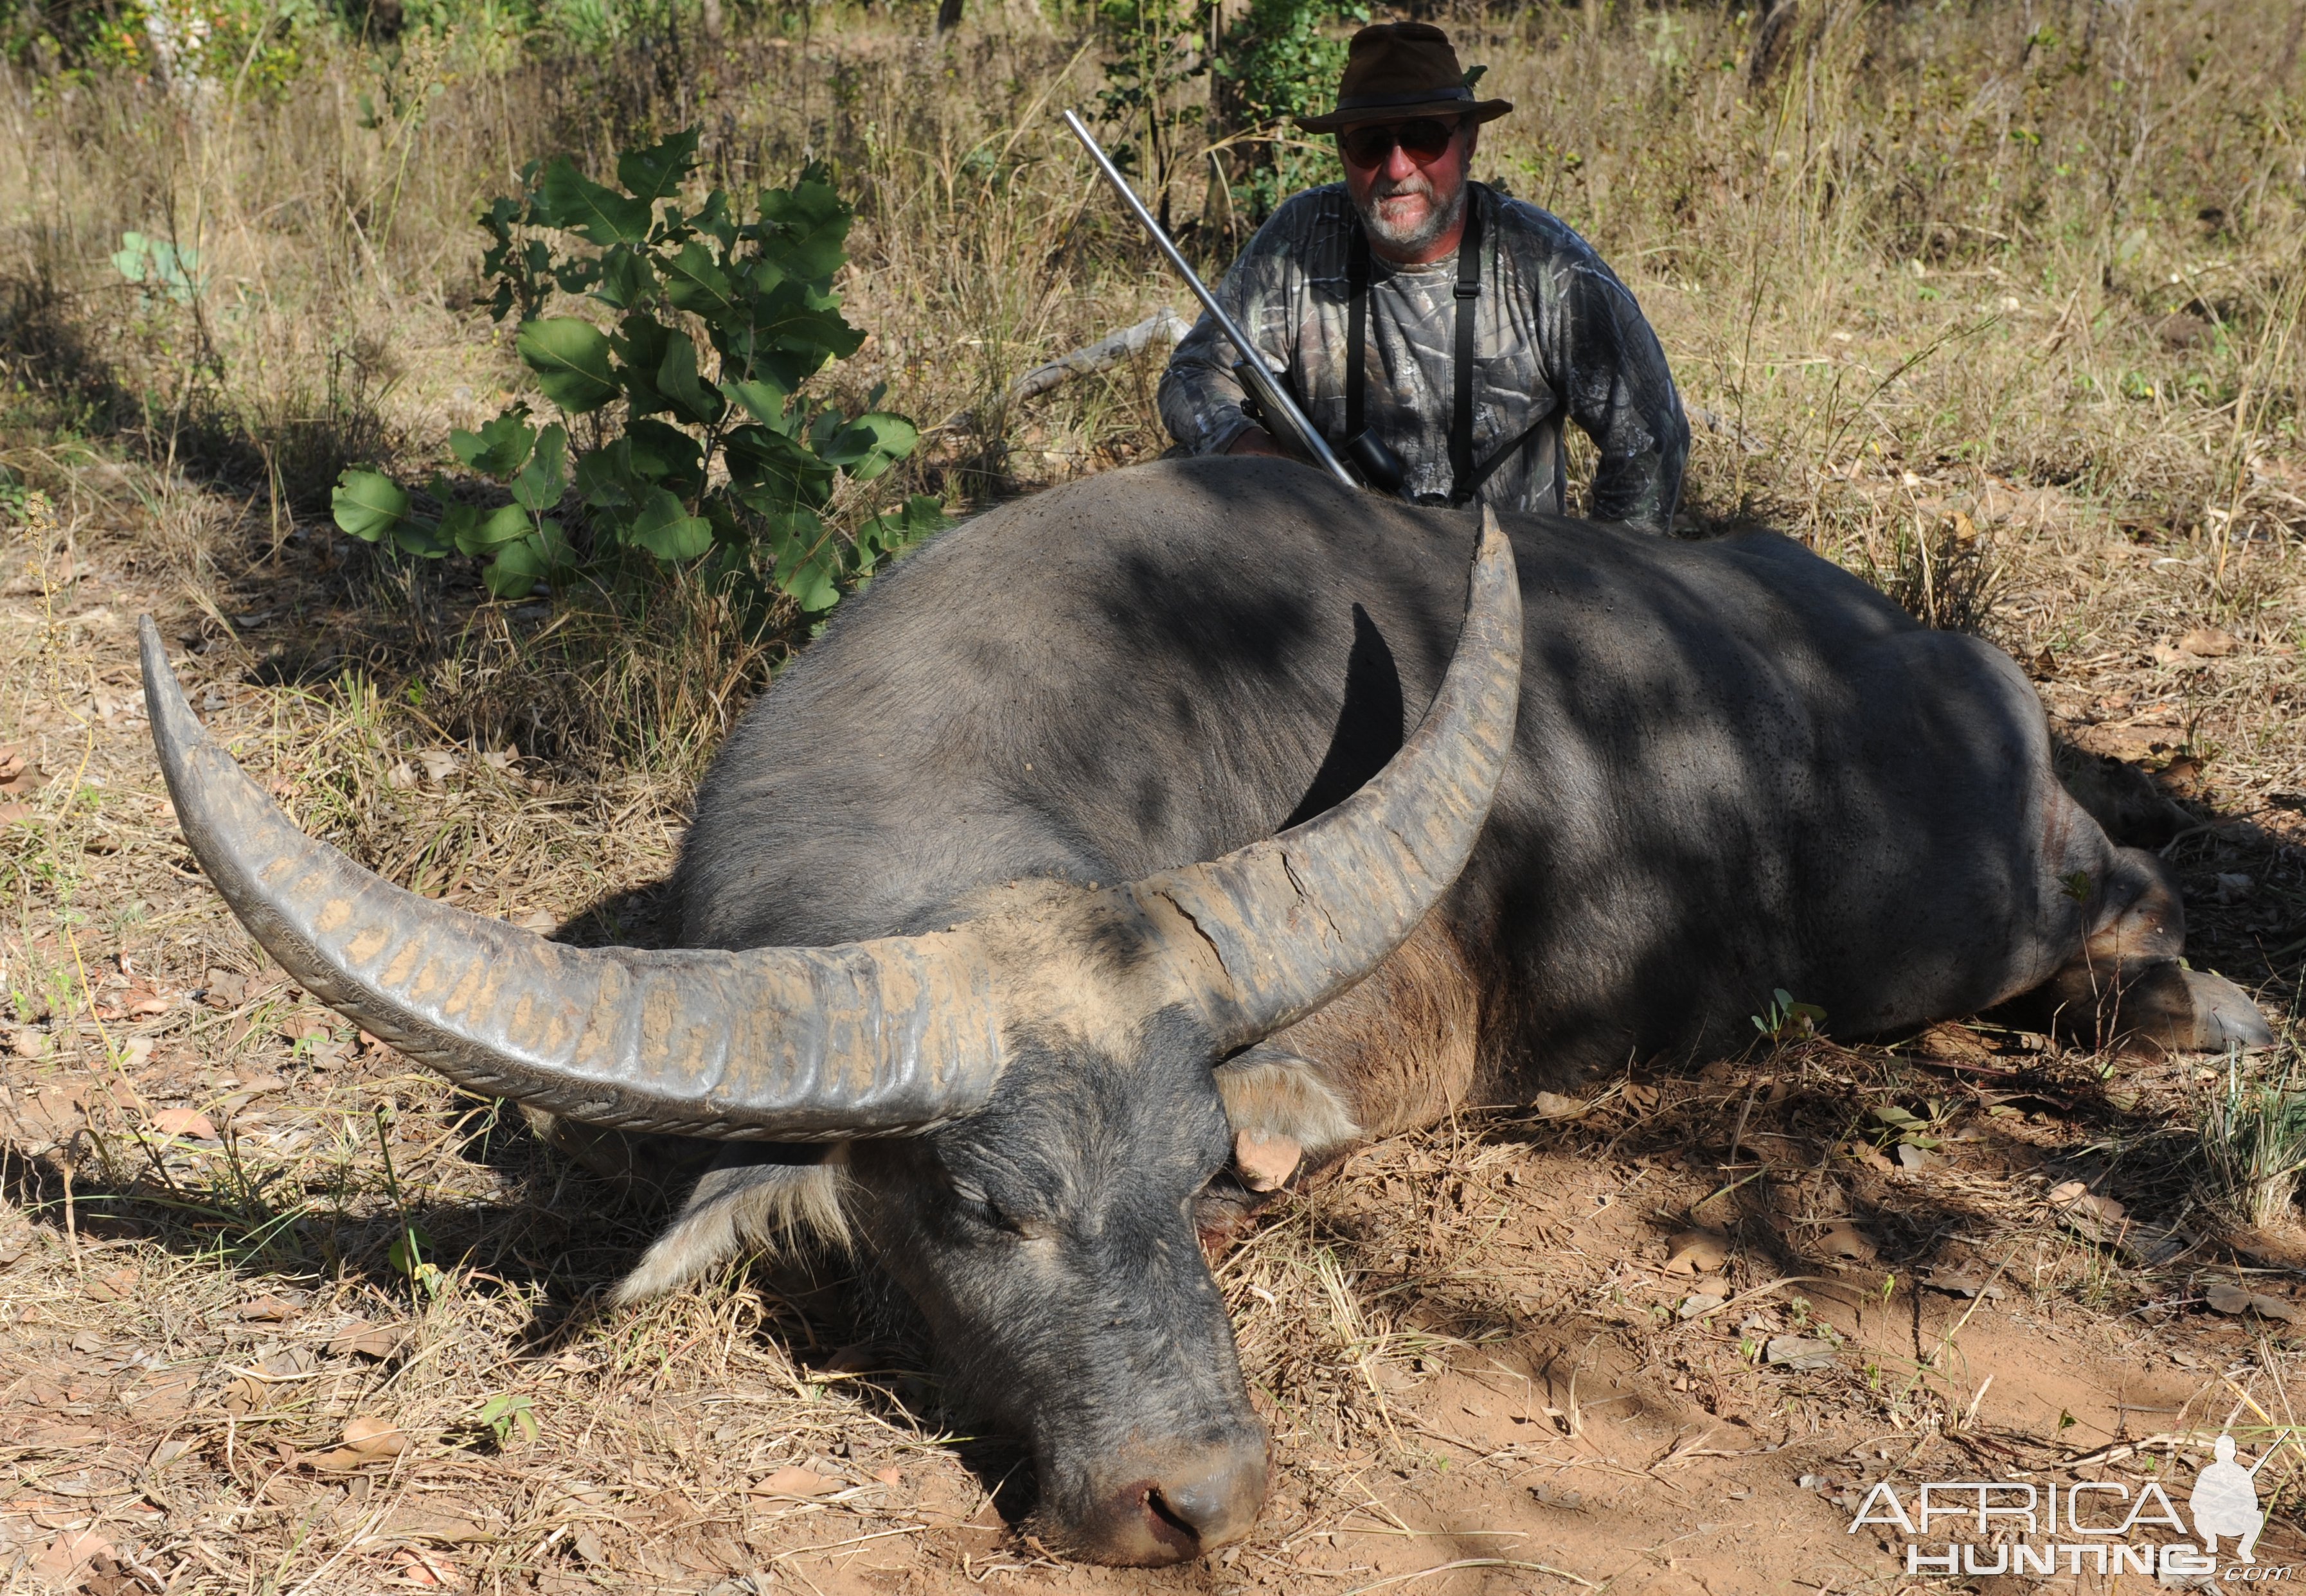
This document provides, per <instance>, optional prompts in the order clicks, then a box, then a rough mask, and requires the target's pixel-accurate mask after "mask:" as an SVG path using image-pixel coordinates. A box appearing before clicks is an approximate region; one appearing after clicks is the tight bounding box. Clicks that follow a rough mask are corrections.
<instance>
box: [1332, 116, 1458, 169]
mask: <svg viewBox="0 0 2306 1596" xmlns="http://www.w3.org/2000/svg"><path fill="white" fill-rule="evenodd" d="M1456 136H1457V124H1456V122H1455V121H1454V120H1453V121H1448V122H1444V121H1442V120H1441V119H1440V118H1439V117H1438V116H1420V117H1417V118H1416V119H1415V120H1413V121H1410V122H1389V123H1379V124H1375V125H1373V126H1367V127H1356V128H1352V129H1349V130H1347V131H1346V132H1345V133H1344V134H1343V135H1342V136H1340V137H1339V139H1338V140H1337V148H1338V149H1342V150H1344V151H1345V158H1346V159H1347V160H1349V161H1351V162H1353V163H1354V165H1355V166H1383V165H1384V164H1385V161H1386V158H1388V156H1390V155H1392V153H1393V150H1394V146H1395V145H1396V144H1397V145H1399V146H1400V147H1401V149H1402V153H1404V154H1405V155H1406V156H1408V157H1409V158H1410V159H1411V160H1413V161H1415V162H1416V163H1417V164H1418V165H1419V166H1431V164H1432V163H1433V162H1435V161H1437V160H1439V159H1440V158H1441V157H1442V155H1443V154H1444V153H1445V152H1446V151H1447V150H1448V148H1449V141H1450V140H1452V139H1454V138H1456Z"/></svg>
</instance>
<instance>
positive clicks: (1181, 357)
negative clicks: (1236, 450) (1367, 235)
mask: <svg viewBox="0 0 2306 1596" xmlns="http://www.w3.org/2000/svg"><path fill="white" fill-rule="evenodd" d="M1302 209H1303V208H1302V207H1301V206H1296V205H1294V204H1293V205H1284V206H1283V207H1282V208H1281V209H1279V210H1277V211H1275V212H1274V214H1273V215H1272V216H1271V217H1270V218H1268V219H1267V221H1266V224H1265V226H1262V227H1260V228H1259V229H1258V230H1257V236H1255V237H1254V238H1252V239H1251V240H1250V241H1249V245H1248V247H1247V248H1245V249H1243V251H1242V252H1241V254H1240V256H1239V257H1238V258H1237V259H1236V260H1234V263H1233V265H1232V267H1231V268H1230V269H1227V271H1226V274H1225V276H1224V277H1223V278H1222V279H1220V280H1219V282H1218V283H1217V288H1216V290H1215V292H1216V294H1217V303H1219V304H1221V305H1223V306H1225V308H1226V314H1227V315H1229V316H1231V317H1232V318H1233V319H1234V324H1235V325H1237V326H1239V327H1240V328H1242V329H1243V330H1244V331H1246V332H1247V333H1248V334H1249V336H1250V337H1251V338H1252V339H1254V340H1255V341H1256V342H1257V344H1258V345H1259V346H1260V353H1262V354H1264V355H1265V357H1266V364H1268V365H1269V366H1278V367H1280V368H1282V369H1284V370H1286V369H1287V368H1288V364H1289V358H1290V354H1291V351H1290V349H1289V348H1288V346H1287V344H1286V341H1285V337H1283V336H1282V335H1283V332H1284V329H1286V328H1288V327H1289V326H1290V325H1291V324H1292V318H1291V316H1290V314H1289V304H1290V298H1291V295H1292V294H1293V293H1294V287H1293V285H1292V282H1291V277H1292V273H1291V269H1290V267H1291V257H1292V256H1293V254H1294V249H1293V248H1292V243H1293V241H1294V235H1295V233H1296V232H1297V231H1298V216H1297V214H1296V213H1297V212H1300V211H1302ZM1240 358H1241V357H1240V355H1239V354H1236V353H1235V351H1234V346H1233V340H1232V339H1230V338H1228V337H1226V336H1225V335H1224V334H1223V333H1221V332H1219V331H1218V330H1217V321H1216V320H1215V319H1214V318H1213V317H1211V316H1210V315H1209V312H1206V311H1204V312H1201V316H1200V320H1198V321H1196V322H1194V323H1193V330H1192V331H1191V332H1190V333H1187V334H1186V335H1185V337H1183V339H1181V340H1180V341H1179V342H1178V345H1177V347H1176V350H1175V352H1174V354H1171V355H1170V356H1169V364H1168V368H1167V369H1166V371H1163V372H1162V373H1161V389H1160V394H1159V401H1160V406H1161V424H1162V425H1164V426H1166V428H1168V429H1169V435H1170V436H1171V437H1172V438H1174V439H1175V440H1177V441H1178V442H1179V443H1182V444H1183V445H1184V446H1185V448H1187V449H1189V450H1191V452H1192V453H1194V454H1197V455H1215V454H1222V453H1223V452H1224V451H1225V449H1226V448H1227V447H1228V446H1229V445H1230V444H1231V443H1232V442H1233V440H1234V439H1236V438H1238V437H1240V436H1241V435H1242V433H1243V432H1244V431H1248V430H1249V428H1250V427H1251V425H1252V424H1253V423H1251V421H1250V419H1249V417H1248V416H1246V415H1244V414H1242V407H1241V406H1242V399H1243V393H1242V390H1241V384H1240V383H1239V382H1237V381H1235V380H1234V374H1233V367H1234V362H1235V361H1236V360H1238V359H1240Z"/></svg>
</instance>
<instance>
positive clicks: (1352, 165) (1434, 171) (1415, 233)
mask: <svg viewBox="0 0 2306 1596" xmlns="http://www.w3.org/2000/svg"><path fill="white" fill-rule="evenodd" d="M1480 136H1481V128H1480V125H1479V124H1476V123H1474V122H1472V121H1470V120H1468V119H1466V118H1465V117H1462V116H1461V117H1456V118H1451V117H1443V116H1420V117H1415V118H1413V119H1412V120H1410V121H1407V122H1380V123H1370V124H1363V125H1362V126H1359V127H1349V128H1347V129H1346V130H1345V132H1342V133H1340V134H1338V135H1337V152H1338V154H1339V155H1340V156H1341V157H1342V158H1344V161H1345V192H1346V193H1347V194H1348V195H1350V196H1351V197H1352V199H1353V202H1354V209H1355V210H1358V211H1359V212H1360V213H1361V218H1362V226H1363V227H1365V228H1367V229H1368V231H1369V236H1370V247H1371V248H1372V249H1374V250H1375V251H1376V252H1378V253H1379V254H1380V255H1383V256H1385V257H1386V258H1387V259H1388V260H1396V261H1400V262H1402V263H1404V264H1405V265H1422V264H1423V263H1424V262H1426V261H1428V260H1435V259H1437V258H1439V256H1440V255H1442V254H1444V253H1446V252H1448V249H1449V248H1450V247H1452V246H1453V245H1454V243H1455V242H1456V241H1455V240H1454V239H1453V238H1452V237H1451V236H1450V235H1452V234H1453V233H1455V232H1456V226H1457V224H1458V222H1459V221H1460V220H1461V219H1462V218H1464V216H1465V174H1466V172H1467V170H1468V169H1469V168H1470V167H1471V166H1473V146H1474V144H1475V143H1476V142H1477V141H1479V139H1480Z"/></svg>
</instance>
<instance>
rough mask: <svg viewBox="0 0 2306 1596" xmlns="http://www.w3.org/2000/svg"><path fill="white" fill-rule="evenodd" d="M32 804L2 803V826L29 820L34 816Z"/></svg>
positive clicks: (0, 816) (0, 814)
mask: <svg viewBox="0 0 2306 1596" xmlns="http://www.w3.org/2000/svg"><path fill="white" fill-rule="evenodd" d="M32 813H33V811H32V806H31V805H30V804H18V803H4V804H0V826H11V825H16V824H20V823H21V822H24V821H29V820H30V819H31V818H32Z"/></svg>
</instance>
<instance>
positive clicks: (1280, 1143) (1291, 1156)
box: [1233, 1131, 1305, 1191]
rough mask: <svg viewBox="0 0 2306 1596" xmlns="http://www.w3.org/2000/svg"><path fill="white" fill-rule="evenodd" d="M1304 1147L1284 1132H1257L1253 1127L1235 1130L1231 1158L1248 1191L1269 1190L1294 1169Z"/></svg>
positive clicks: (1302, 1155) (1301, 1156) (1294, 1170)
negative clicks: (1275, 1134) (1265, 1134)
mask: <svg viewBox="0 0 2306 1596" xmlns="http://www.w3.org/2000/svg"><path fill="white" fill-rule="evenodd" d="M1304 1156H1305V1149H1304V1148H1302V1147H1300V1146H1298V1144H1297V1143H1296V1142H1295V1141H1294V1140H1293V1139H1290V1138H1289V1137H1286V1136H1260V1135H1258V1134H1257V1133H1256V1132H1255V1131H1239V1132H1236V1133H1235V1135H1234V1139H1233V1161H1234V1167H1235V1168H1237V1169H1239V1170H1240V1171H1241V1181H1242V1184H1243V1185H1244V1186H1247V1187H1248V1188H1249V1189H1250V1190H1251V1191H1275V1190H1277V1189H1278V1188H1279V1187H1280V1185H1281V1184H1282V1182H1285V1181H1286V1180H1287V1179H1288V1178H1289V1177H1290V1176H1291V1175H1293V1174H1296V1173H1297V1165H1298V1164H1299V1162H1300V1161H1301V1160H1302V1159H1303V1157H1304Z"/></svg>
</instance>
